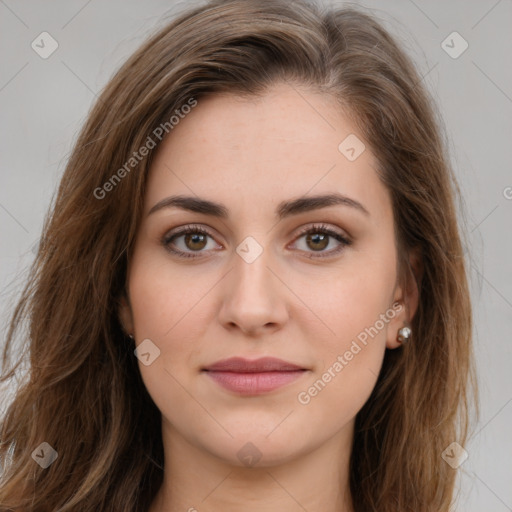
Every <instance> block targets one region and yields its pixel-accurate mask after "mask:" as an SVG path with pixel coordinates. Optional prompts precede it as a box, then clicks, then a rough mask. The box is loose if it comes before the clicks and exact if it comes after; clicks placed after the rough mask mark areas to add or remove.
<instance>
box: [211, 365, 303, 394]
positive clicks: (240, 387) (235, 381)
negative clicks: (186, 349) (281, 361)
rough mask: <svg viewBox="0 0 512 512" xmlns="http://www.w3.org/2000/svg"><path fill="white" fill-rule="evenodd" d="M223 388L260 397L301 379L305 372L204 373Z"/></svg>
mask: <svg viewBox="0 0 512 512" xmlns="http://www.w3.org/2000/svg"><path fill="white" fill-rule="evenodd" d="M205 373H206V374H207V375H208V376H209V377H210V378H212V379H213V380H214V381H215V382H217V384H219V385H220V386H222V387H223V388H226V389H229V390H230V391H234V392H235V393H238V394H240V395H260V394H262V393H268V392H270V391H273V390H274V389H278V388H280V387H282V386H284V385H286V384H289V383H290V382H293V381H294V380H296V379H298V378H299V377H301V376H302V375H303V374H304V373H305V370H297V371H287V372H261V373H235V372H220V371H206V372H205Z"/></svg>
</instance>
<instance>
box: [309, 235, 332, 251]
mask: <svg viewBox="0 0 512 512" xmlns="http://www.w3.org/2000/svg"><path fill="white" fill-rule="evenodd" d="M306 243H307V244H308V247H310V248H311V249H313V250H315V251H322V250H323V249H325V248H326V247H327V246H328V245H329V235H326V234H323V233H314V234H308V235H307V236H306Z"/></svg>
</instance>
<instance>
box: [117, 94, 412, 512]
mask: <svg viewBox="0 0 512 512" xmlns="http://www.w3.org/2000/svg"><path fill="white" fill-rule="evenodd" d="M299 92H300V94H299ZM349 134H356V135H357V136H358V137H359V138H360V139H361V140H363V138H362V136H361V135H360V134H358V131H357V130H356V128H355V126H353V124H352V123H351V122H350V120H349V119H348V118H347V117H346V116H344V115H343V113H342V111H341V109H340V108H339V106H338V105H337V104H336V103H334V100H333V99H332V98H330V97H326V96H320V95H318V94H316V93H313V92H309V91H308V90H307V89H304V88H298V87H292V86H290V85H287V84H280V85H276V86H274V87H273V88H272V89H271V90H269V91H268V92H267V93H266V94H265V95H264V97H262V98H259V99H258V98H251V99H250V100H247V99H241V98H238V97H236V96H233V95H229V94H224V95H215V96H212V97H209V98H207V99H202V100H200V101H199V102H198V105H197V106H196V107H195V108H194V109H193V110H192V111H191V113H190V114H188V115H187V116H186V117H185V118H184V119H183V120H181V121H180V123H179V124H178V125H177V126H175V127H174V129H173V131H172V132H171V134H170V136H169V137H167V138H166V139H164V141H163V143H162V144H161V146H160V147H159V150H158V153H157V155H156V158H155V160H154V162H153V165H152V168H151V169H150V173H149V176H148V183H147V190H146V196H145V210H144V215H143V219H142V222H141V224H140V230H139V232H138V234H137V239H136V244H135V248H134V252H133V255H132V258H131V261H130V265H129V269H128V276H127V296H128V298H127V300H125V301H123V304H122V306H121V309H120V317H121V321H122V323H123V326H124V328H125V329H126V331H127V332H128V333H133V335H134V337H135V340H136V344H137V345H139V344H140V343H141V342H142V341H143V340H144V339H147V338H149V339H150V340H151V341H152V343H154V345H156V346H157V347H158V348H159V350H160V355H159V357H157V358H156V359H154V361H153V362H152V363H151V364H149V365H148V366H146V365H144V364H142V363H141V362H140V361H139V367H140V371H141V374H142V378H143V380H144V383H145V385H146V387H147V389H148V392H149V394H150V395H151V397H152V398H153V400H154V402H155V404H156V405H157V406H158V408H159V409H160V411H161V412H162V436H163V442H164V454H165V471H164V482H163V485H162V487H161V488H160V491H159V493H158V495H157V497H156V499H155V500H154V502H153V504H152V506H151V509H150V511H151V512H160V511H164V510H165V511H172V512H174V511H176V512H177V511H187V510H189V511H191V512H192V511H193V510H197V511H199V512H202V511H219V510H223V511H235V510H237V511H238V510H244V511H246V512H252V511H258V512H262V511H273V512H274V511H275V512H277V511H280V512H282V511H289V512H292V511H293V512H295V511H301V512H303V511H304V510H308V511H310V512H313V511H319V510H322V511H323V512H335V511H336V512H350V511H352V510H353V509H352V506H351V501H350V493H349V487H348V482H349V470H348V468H349V466H348V464H349V456H350V450H351V444H352V439H353V427H354V418H355V416H356V414H357V412H358V411H359V410H360V409H361V408H362V406H363V405H364V403H365V402H366V401H367V399H368V397H369V395H370V393H371V391H372V389H373V387H374V386H375V383H376V379H377V375H378V373H379V370H380V367H381V364H382V360H383V356H384V351H385V349H386V348H388V349H395V348H397V347H398V346H399V343H398V342H397V332H398V330H399V329H400V328H401V327H403V326H404V324H405V323H408V322H410V320H411V318H412V315H413V314H414V312H415V310H416V308H417V289H416V288H415V286H407V288H406V289H404V287H402V286H401V285H400V283H398V281H397V273H396V265H397V253H396V247H395V239H394V231H393V227H394V219H393V213H392V206H391V199H390V195H389V192H388V191H387V189H386V188H385V187H384V185H383V184H382V183H381V182H380V181H379V179H378V176H377V174H376V172H375V167H376V164H377V162H376V160H375V157H374V155H373V154H372V153H371V151H370V149H369V146H368V144H366V150H365V151H364V152H363V153H362V154H361V155H360V156H359V157H358V158H357V159H356V160H355V161H353V162H351V161H349V160H348V159H347V158H346V157H345V156H344V155H343V154H342V153H341V152H340V151H339V150H338V145H339V144H340V142H341V141H343V140H344V139H345V138H346V137H347V136H348V135H349ZM333 191H337V192H339V193H343V194H344V195H346V196H349V197H350V198H352V199H354V200H357V201H359V202H360V203H362V204H363V205H364V207H365V208H366V209H367V210H368V212H369V215H365V214H363V213H362V212H359V211H358V210H357V209H355V208H352V207H349V206H345V205H333V206H329V207H326V208H321V209H316V210H312V211H308V212H302V213H299V214H298V215H293V216H290V217H288V218H285V219H282V220H278V219H277V217H276V216H275V209H276V207H277V205H278V204H279V203H280V202H281V201H286V200H291V199H296V198H299V197H302V196H311V195H316V194H323V193H331V192H333ZM175 194H184V195H194V196H199V197H201V198H206V199H209V200H213V201H216V202H219V203H222V204H223V205H224V206H225V207H226V208H228V209H229V217H228V218H227V219H218V218H215V217H213V216H210V215H206V214H204V213H195V212H190V211H185V210H182V209H179V208H176V207H172V208H163V209H160V210H158V211H156V212H154V213H152V214H150V215H148V213H149V210H150V209H151V208H152V207H153V206H154V205H155V204H156V203H158V202H159V201H161V200H162V199H164V198H166V197H168V196H170V195H175ZM189 223H194V224H199V225H200V226H202V227H204V228H206V229H208V230H209V231H210V233H211V237H210V236H208V237H206V238H203V239H200V240H199V242H197V241H195V242H194V241H193V240H192V241H190V240H189V241H188V244H186V243H185V242H186V240H185V236H183V235H182V236H179V237H178V238H176V239H174V245H173V246H174V247H175V248H177V249H181V250H183V251H186V252H188V253H192V254H193V255H194V254H195V255H196V256H197V257H196V258H188V259H187V258H179V257H178V256H176V255H174V254H172V253H170V252H169V251H168V250H167V249H166V248H165V246H164V244H163V243H162V238H163V237H164V236H165V235H166V234H168V233H169V232H170V231H171V230H174V229H175V228H178V227H180V226H184V225H186V224H189ZM318 223H323V224H325V225H326V226H327V227H329V228H331V229H333V230H335V231H336V232H339V233H340V234H342V235H344V236H346V237H348V238H349V239H350V240H352V244H351V245H349V246H345V247H343V246H341V249H342V250H341V252H338V253H336V254H334V253H333V252H331V251H335V250H336V249H337V248H338V247H340V243H339V242H337V241H336V239H335V238H332V237H329V244H328V246H326V247H325V245H322V243H319V242H318V241H317V242H316V245H315V242H314V241H313V242H309V243H308V241H307V236H306V235H302V236H300V237H299V231H300V229H301V228H303V227H309V226H311V225H313V224H318ZM317 233H318V230H317ZM320 234H322V231H320ZM248 236H251V237H253V238H254V239H255V240H256V241H257V242H258V243H259V244H260V246H261V247H262V248H263V252H262V253H261V255H260V256H259V257H258V258H256V259H255V260H254V261H253V262H252V263H248V262H246V261H245V260H244V259H243V258H242V257H241V256H239V254H238V253H237V252H236V248H237V246H238V245H239V244H240V243H241V242H242V241H243V240H244V239H245V238H246V237H248ZM198 247H199V249H198ZM319 247H320V249H319ZM194 250H195V252H194ZM330 252H331V255H330V256H327V257H322V254H324V255H325V254H327V255H328V254H329V253H330ZM411 261H412V260H411ZM394 303H399V304H400V305H401V311H400V312H398V313H396V314H395V315H394V318H392V319H390V320H389V321H388V322H385V325H384V328H382V329H380V330H379V332H378V334H377V335H375V336H374V337H373V338H369V341H368V343H367V345H366V346H363V345H361V343H359V345H361V346H362V350H360V351H359V352H358V353H357V355H354V356H353V358H352V360H350V361H348V362H347V364H346V366H344V367H343V369H342V371H339V372H337V373H336V372H334V374H335V377H333V378H332V379H331V380H330V382H328V383H327V384H326V385H325V387H324V388H323V389H322V390H321V392H319V393H318V394H317V395H316V396H314V397H312V398H311V400H310V402H309V403H308V404H302V403H300V402H299V401H298V394H299V393H300V392H303V391H304V390H308V388H309V387H310V386H311V385H312V384H313V383H314V382H315V381H317V380H318V379H320V378H322V375H323V374H324V372H326V371H327V370H328V368H331V376H332V366H333V363H334V362H335V361H336V360H337V358H338V356H340V355H342V356H343V354H344V353H345V352H346V351H347V350H349V349H350V347H351V344H352V342H353V341H354V340H355V339H356V338H357V336H358V334H360V333H361V332H362V331H364V329H365V328H367V327H370V326H373V325H374V324H375V323H376V321H377V320H378V319H379V315H381V314H385V313H386V312H388V311H390V310H391V311H394V310H392V305H393V304H394ZM232 356H241V357H245V358H247V359H257V358H259V357H263V356H273V357H278V358H281V359H284V360H285V361H289V362H292V363H295V364H298V365H300V366H301V367H303V368H306V369H307V370H308V371H306V372H304V373H303V375H302V376H301V377H300V378H299V379H298V380H295V381H293V382H291V383H289V384H287V385H285V386H284V387H281V388H278V389H277V390H274V391H272V392H268V393H265V394H263V395H260V396H249V397H248V396H240V395H237V394H236V393H233V392H230V391H227V390H225V389H223V388H221V387H220V386H219V385H218V384H217V383H216V382H214V381H213V380H212V379H211V378H210V377H208V376H207V375H206V374H205V373H204V372H201V368H203V367H204V366H206V365H208V364H212V363H214V362H216V361H218V360H220V359H225V358H229V357H232ZM248 442H250V443H252V445H253V446H254V447H256V449H257V450H256V449H254V448H253V447H250V448H247V447H246V448H245V450H249V452H251V454H253V455H255V456H256V454H259V455H260V456H261V458H260V459H259V461H258V462H257V463H256V464H255V465H253V466H252V467H250V466H248V463H246V462H243V461H242V460H240V459H239V457H238V456H237V453H238V452H239V450H240V449H242V447H244V445H246V443H248Z"/></svg>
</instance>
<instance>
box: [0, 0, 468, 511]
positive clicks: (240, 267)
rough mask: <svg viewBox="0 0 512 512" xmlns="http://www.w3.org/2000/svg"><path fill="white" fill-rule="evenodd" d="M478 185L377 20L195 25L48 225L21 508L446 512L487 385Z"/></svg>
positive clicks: (85, 146) (149, 71) (16, 406)
mask: <svg viewBox="0 0 512 512" xmlns="http://www.w3.org/2000/svg"><path fill="white" fill-rule="evenodd" d="M457 193H458V188H457V184H456V182H455V180H454V177H453V174H452V171H451V169H450V167H449V164H448V161H447V158H446V156H445V148H444V146H443V143H442V139H441V137H440V130H439V126H438V122H437V121H436V117H435V115H434V110H433V107H432V105H431V102H430V100H429V98H428V96H427V94H426V92H425V90H424V89H423V87H422V85H421V79H420V77H419V76H418V74H417V72H416V71H415V69H414V67H413V65H412V64H411V62H410V60H409V59H408V57H407V56H406V55H405V54H404V53H403V52H402V50H401V49H400V48H399V46H398V44H397V43H396V42H395V41H394V40H393V38H392V37H391V36H390V35H389V34H388V33H387V32H386V31H385V30H384V29H383V28H382V27H381V26H380V25H379V24H378V23H377V22H376V21H375V20H374V19H372V18H371V17H370V16H368V15H366V14H363V13H361V12H358V11H357V10H353V9H336V10H332V11H329V12H321V11H320V10H319V9H318V8H315V7H314V6H312V5H309V4H307V3H305V2H302V1H294V2H285V1H270V0H257V1H248V0H228V1H212V2H210V3H208V4H206V5H204V6H201V7H195V8H191V9H190V10H188V11H187V12H185V13H183V14H181V15H180V16H179V17H178V18H177V19H175V20H173V21H172V22H171V23H169V24H168V25H167V26H166V27H164V28H163V29H162V30H160V31H159V33H157V34H156V35H155V36H154V37H152V38H151V39H150V40H149V41H148V42H147V43H145V44H144V45H143V46H142V47H141V48H140V49H139V50H138V51H137V52H136V53H135V54H134V55H133V56H132V57H131V58H130V59H129V60H128V61H127V62H126V63H125V64H124V65H123V66H122V68H121V69H120V70H119V71H118V72H117V74H116V75H115V76H114V77H113V78H112V80H111V81H110V83H109V84H108V85H107V87H106V88H105V90H104V91H103V94H102V95H101V97H100V99H99V101H98V102H97V104H96V105H95V107H94V109H93V110H92V112H91V113H90V115H89V118H88V120H87V122H86V124H85V126H84V128H83V130H82V132H81V135H80V137H79V139H78V140H77V142H76V146H75V148H74V151H73V153H72V155H71V157H70V160H69V163H68V165H67V168H66V170H65V173H64V176H63V178H62V182H61V184H60V188H59V192H58V197H57V199H56V202H55V205H54V206H53V210H52V212H51V215H50V216H49V218H48V220H47V222H46V224H45V226H44V234H43V237H42V239H41V244H40V248H39V252H38V255H37V259H36V262H35V264H34V268H33V271H32V274H31V278H30V282H29V283H28V285H27V288H26V290H25V292H24V294H23V297H22V299H21V301H20V303H19V305H18V307H17V309H16V311H15V315H14V317H13V320H12V324H11V328H10V331H9V335H8V339H7V345H6V348H5V352H4V375H3V380H7V379H9V378H11V377H12V376H13V375H14V372H15V370H16V365H11V366H12V368H8V365H7V359H8V356H9V350H10V347H11V345H12V343H13V340H14V336H15V334H16V333H17V332H18V329H19V328H20V327H21V326H22V323H23V321H28V322H29V332H28V336H27V338H28V342H27V351H28V353H29V355H30V364H31V372H30V376H29V378H28V379H27V381H26V382H25V383H23V384H22V385H21V386H20V388H19V390H18V391H17V394H16V397H15V399H14V401H13V403H12V405H11V406H10V407H9V409H8V410H7V413H6V415H5V418H4V420H3V423H2V431H1V435H2V445H1V448H2V450H1V457H2V461H3V465H4V471H3V480H2V485H1V487H0V503H1V505H2V510H17V511H18V510H23V511H25V510H26V511H28V510H30V511H36V510H37V511H43V510H52V511H53V510H59V511H61V512H64V511H68V510H70V511H71V510H73V511H89V510H91V511H92V510H105V511H107V510H109V511H119V510H133V511H140V510H149V511H150V512H160V511H164V510H165V511H178V510H198V511H203V510H204V511H207V510H226V511H227V510H240V509H241V508H242V507H243V509H244V510H248V511H251V510H276V511H277V510H280V511H281V510H287V511H292V510H293V511H295V510H308V511H315V510H323V511H332V512H334V511H336V512H349V511H351V512H352V511H354V512H360V511H361V512H363V511H364V512H368V511H379V512H387V511H393V512H396V511H415V512H420V511H421V512H427V511H436V512H439V511H448V510H449V508H450V504H451V502H452V498H453V489H454V481H455V476H456V471H455V470H454V468H456V467H457V466H458V464H456V463H448V462H449V461H448V462H447V459H448V458H449V457H450V456H451V457H452V458H461V457H462V456H461V454H463V446H464V444H465V442H466V438H467V434H468V413H467V410H468V409H467V405H468V401H469V399H470V398H471V397H472V394H470V388H469V384H470V383H472V382H473V378H472V375H473V374H472V364H473V363H472V356H471V333H472V325H471V322H472V317H471V305H470V298H469V291H468V284H467V276H466V269H465V263H464V257H463V250H462V245H461V235H460V233H459V228H458V225H457V218H456V209H455V199H456V194H457ZM454 443H455V444H454ZM446 450H448V452H447V451H446ZM447 453H448V454H449V455H448V456H447V455H446V454H447ZM461 460H462V459H461Z"/></svg>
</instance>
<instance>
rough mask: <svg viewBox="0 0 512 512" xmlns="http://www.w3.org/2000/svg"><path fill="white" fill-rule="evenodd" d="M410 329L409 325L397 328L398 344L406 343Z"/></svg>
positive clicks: (409, 336)
mask: <svg viewBox="0 0 512 512" xmlns="http://www.w3.org/2000/svg"><path fill="white" fill-rule="evenodd" d="M411 334H412V331H411V329H410V328H409V327H402V328H401V329H399V330H398V336H397V340H398V341H399V342H400V344H403V343H407V342H408V341H409V339H410V338H411Z"/></svg>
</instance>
